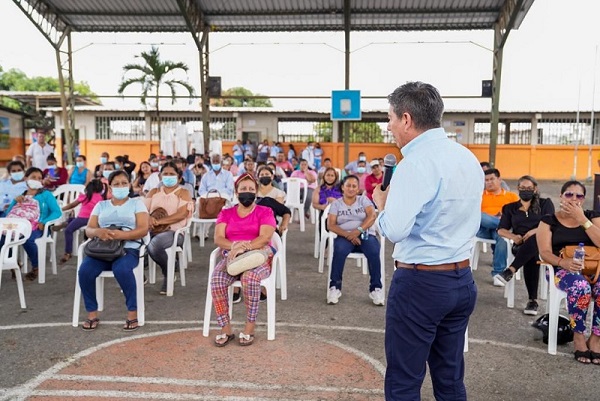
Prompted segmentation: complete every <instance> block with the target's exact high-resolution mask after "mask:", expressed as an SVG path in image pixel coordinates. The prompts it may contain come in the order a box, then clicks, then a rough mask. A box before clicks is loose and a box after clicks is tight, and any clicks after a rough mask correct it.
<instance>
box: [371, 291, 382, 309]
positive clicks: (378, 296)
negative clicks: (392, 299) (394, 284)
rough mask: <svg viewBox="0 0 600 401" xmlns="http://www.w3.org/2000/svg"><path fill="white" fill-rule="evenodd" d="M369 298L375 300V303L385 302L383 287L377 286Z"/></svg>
mask: <svg viewBox="0 0 600 401" xmlns="http://www.w3.org/2000/svg"><path fill="white" fill-rule="evenodd" d="M369 298H371V300H372V301H373V303H374V304H375V305H381V306H383V304H384V303H385V297H384V296H383V291H382V290H381V288H375V289H374V290H373V291H371V292H370V293H369Z"/></svg>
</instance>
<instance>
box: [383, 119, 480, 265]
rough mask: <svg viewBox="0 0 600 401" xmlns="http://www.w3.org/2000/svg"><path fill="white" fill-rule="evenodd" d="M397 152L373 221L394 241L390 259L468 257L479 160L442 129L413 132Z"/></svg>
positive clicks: (432, 261) (476, 219)
mask: <svg viewBox="0 0 600 401" xmlns="http://www.w3.org/2000/svg"><path fill="white" fill-rule="evenodd" d="M432 149H434V150H435V151H432ZM402 156H403V157H404V158H403V159H402V161H400V163H399V164H398V165H397V167H396V170H395V172H394V175H393V176H392V181H391V183H390V188H389V193H388V197H387V201H386V205H385V209H384V211H383V212H381V213H380V214H379V216H378V217H377V221H376V224H377V226H378V228H379V230H380V231H381V233H382V234H383V235H384V236H385V237H386V238H388V239H389V240H390V241H392V242H393V243H394V244H395V246H394V252H393V257H394V259H395V260H398V261H400V262H404V263H422V264H428V265H436V264H443V263H452V262H459V261H462V260H465V259H468V258H469V256H470V254H471V246H472V239H473V237H474V236H475V234H476V233H477V230H479V224H480V218H481V209H480V207H481V193H482V191H483V182H484V180H483V171H482V170H481V167H480V165H479V162H478V161H477V159H476V158H475V156H474V155H473V154H472V153H471V151H469V150H468V149H467V148H465V147H464V146H462V145H460V144H458V143H456V142H454V141H452V140H450V139H448V138H447V137H446V133H445V131H444V129H443V128H434V129H431V130H428V131H425V132H424V133H422V134H420V135H419V136H417V137H416V138H415V139H413V140H412V141H411V142H409V143H408V144H407V145H405V146H404V147H403V148H402Z"/></svg>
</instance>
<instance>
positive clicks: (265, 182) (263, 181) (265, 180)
mask: <svg viewBox="0 0 600 401" xmlns="http://www.w3.org/2000/svg"><path fill="white" fill-rule="evenodd" d="M258 181H259V182H260V183H261V184H262V185H269V184H270V183H271V181H273V180H272V179H271V177H260V178H259V179H258Z"/></svg>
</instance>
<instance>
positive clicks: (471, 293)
mask: <svg viewBox="0 0 600 401" xmlns="http://www.w3.org/2000/svg"><path fill="white" fill-rule="evenodd" d="M476 300H477V286H476V285H475V282H474V281H473V275H472V274H471V269H469V268H466V269H458V270H451V271H440V272H430V271H421V270H416V269H403V268H400V269H398V270H396V271H395V272H394V276H393V277H392V284H391V286H390V291H389V294H388V301H387V310H386V326H385V355H386V359H387V370H386V373H385V399H386V400H387V401H420V400H421V384H422V383H423V379H424V378H425V371H426V364H428V365H429V371H430V375H431V381H432V384H433V393H434V396H435V399H436V400H437V401H466V400H467V393H466V390H465V385H464V382H463V379H464V369H465V364H464V358H463V348H464V343H465V330H466V328H467V325H468V323H469V316H470V315H471V313H472V312H473V309H474V308H475V302H476Z"/></svg>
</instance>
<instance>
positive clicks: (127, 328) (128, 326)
mask: <svg viewBox="0 0 600 401" xmlns="http://www.w3.org/2000/svg"><path fill="white" fill-rule="evenodd" d="M134 324H135V326H134ZM139 328H140V326H138V320H137V319H131V320H125V326H123V330H124V331H135V330H137V329H139Z"/></svg>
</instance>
